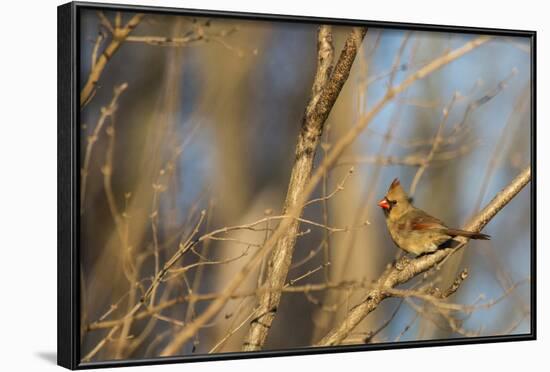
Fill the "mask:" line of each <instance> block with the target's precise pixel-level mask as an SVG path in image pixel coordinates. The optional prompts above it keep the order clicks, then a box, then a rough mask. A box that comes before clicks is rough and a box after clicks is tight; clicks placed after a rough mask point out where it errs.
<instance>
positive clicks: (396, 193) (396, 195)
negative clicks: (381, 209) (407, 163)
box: [387, 178, 408, 200]
mask: <svg viewBox="0 0 550 372" xmlns="http://www.w3.org/2000/svg"><path fill="white" fill-rule="evenodd" d="M387 197H388V198H389V199H391V200H408V197H407V193H405V190H403V187H401V182H399V178H396V179H394V180H393V182H392V183H391V185H390V187H389V189H388V193H387Z"/></svg>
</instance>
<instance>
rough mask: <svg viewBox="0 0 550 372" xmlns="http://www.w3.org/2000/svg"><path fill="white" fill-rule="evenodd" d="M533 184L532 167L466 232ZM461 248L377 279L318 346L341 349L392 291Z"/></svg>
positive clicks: (477, 228) (479, 226)
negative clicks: (341, 344)
mask: <svg viewBox="0 0 550 372" xmlns="http://www.w3.org/2000/svg"><path fill="white" fill-rule="evenodd" d="M529 181H531V167H530V166H529V167H527V168H525V169H524V170H523V171H522V172H521V173H520V174H519V175H518V176H517V177H516V178H515V179H514V180H513V181H512V182H511V183H510V184H509V185H508V186H506V187H505V188H504V189H503V190H501V191H500V192H499V193H498V194H497V195H496V196H495V197H494V198H493V200H491V202H490V203H489V204H487V206H485V208H483V210H482V211H480V212H479V213H478V214H477V215H476V216H475V217H474V218H472V220H471V221H470V222H469V223H468V224H467V225H466V226H465V227H464V230H468V231H475V232H479V231H481V229H482V228H483V227H484V226H485V225H487V223H489V221H490V220H491V219H492V218H493V217H494V216H495V215H496V214H497V213H498V212H499V211H500V210H501V209H502V208H504V207H505V206H506V204H508V203H509V202H510V200H512V199H513V198H514V197H515V196H516V195H517V194H518V193H519V192H520V191H521V190H522V189H523V188H524V187H525V185H527V184H528V183H529ZM457 240H458V242H457V243H458V244H457V245H456V246H455V247H452V248H444V249H439V250H437V251H435V252H434V253H432V254H428V255H425V256H422V257H419V258H416V259H414V260H412V261H410V262H409V263H408V264H407V265H406V266H404V267H403V268H401V269H400V270H398V269H397V268H394V267H392V268H391V269H389V270H386V272H384V274H382V276H381V277H380V278H379V279H378V281H377V285H376V287H375V288H374V289H372V290H370V291H369V293H368V295H367V297H366V298H365V300H364V301H363V302H361V303H360V304H359V305H357V306H356V307H354V308H353V309H352V310H351V311H350V312H349V313H348V314H347V316H346V318H345V319H344V320H343V321H342V322H341V323H340V324H339V325H337V326H336V327H335V328H334V329H332V330H331V331H330V332H329V333H328V334H327V335H326V336H325V337H323V339H322V340H321V341H319V343H317V345H316V346H332V345H338V344H340V343H341V342H342V340H344V339H345V338H346V337H347V336H348V335H349V334H350V332H352V331H353V329H354V328H355V327H356V326H357V325H358V324H359V323H360V322H361V321H362V320H363V319H365V317H366V316H367V315H368V314H369V313H371V312H372V311H374V310H375V309H376V308H377V307H378V305H379V304H380V302H382V300H384V299H385V298H387V297H389V296H391V293H389V292H390V291H389V290H390V289H392V288H394V287H395V286H397V285H399V284H403V283H406V282H408V281H409V280H411V279H412V278H414V277H415V276H417V275H419V274H421V273H423V272H425V271H427V270H429V269H431V268H432V267H435V266H436V265H438V264H439V263H441V262H442V261H443V260H444V259H445V258H447V257H449V256H450V255H451V254H452V253H453V252H454V251H456V250H457V249H460V248H462V247H463V246H464V245H465V244H466V243H467V240H466V239H465V238H460V239H457Z"/></svg>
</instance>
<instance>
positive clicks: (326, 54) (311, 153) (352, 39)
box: [243, 26, 366, 351]
mask: <svg viewBox="0 0 550 372" xmlns="http://www.w3.org/2000/svg"><path fill="white" fill-rule="evenodd" d="M365 34H366V29H365V28H354V29H353V31H352V32H351V34H350V35H349V36H348V39H347V40H346V43H345V45H344V48H343V50H342V52H341V54H340V57H339V59H338V62H337V63H336V66H335V67H334V72H333V73H332V75H331V70H332V61H333V55H334V48H333V46H332V33H331V29H330V27H329V26H321V27H320V28H319V33H318V62H317V72H316V75H315V79H314V82H313V88H312V96H311V99H310V102H309V104H308V106H307V108H306V112H305V115H304V119H303V122H302V128H301V130H300V134H299V136H298V143H297V144H296V159H295V161H294V166H293V168H292V174H291V176H290V182H289V185H288V191H287V195H286V200H285V204H284V208H283V214H285V213H287V211H289V210H290V209H292V208H299V210H298V211H296V214H297V215H298V216H299V215H301V212H302V211H301V208H300V207H299V206H297V204H298V201H299V200H300V197H301V196H302V194H303V192H304V189H305V187H306V185H307V183H308V182H309V179H310V177H311V172H312V169H313V159H314V157H315V151H316V149H317V147H318V145H319V139H320V138H321V134H322V132H323V126H324V123H325V120H326V119H327V117H328V115H329V113H330V111H331V109H332V107H333V105H334V103H335V102H336V99H337V98H338V95H339V93H340V91H341V90H342V87H343V86H344V83H345V82H346V80H347V78H348V76H349V73H350V70H351V66H352V64H353V61H354V60H355V56H356V55H357V50H358V49H359V46H360V45H361V42H362V41H363V38H364V37H365ZM299 226H300V222H299V220H297V219H293V220H292V222H291V223H290V224H289V227H288V229H287V230H286V232H285V233H284V234H283V235H282V236H281V238H280V239H279V240H278V242H277V245H276V247H275V248H274V249H273V252H272V253H271V257H270V259H269V263H268V268H267V275H266V280H265V283H264V285H265V287H266V288H282V287H283V285H284V283H285V280H286V277H287V274H288V270H289V267H290V263H291V261H292V255H293V252H294V247H295V244H296V237H297V233H298V229H299ZM257 300H258V304H259V308H258V311H257V313H258V314H260V315H259V316H258V317H256V318H255V319H253V320H252V322H251V324H250V329H249V332H248V335H247V338H246V341H245V343H244V345H243V350H245V351H253V350H260V349H261V348H262V346H263V344H264V342H265V340H266V337H267V334H268V332H269V328H270V327H271V324H272V322H273V319H274V318H275V313H276V312H277V307H278V306H279V302H280V300H281V291H276V290H273V291H271V290H268V291H265V292H263V293H261V294H259V295H258V298H257Z"/></svg>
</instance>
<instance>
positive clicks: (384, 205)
mask: <svg viewBox="0 0 550 372" xmlns="http://www.w3.org/2000/svg"><path fill="white" fill-rule="evenodd" d="M378 206H379V207H380V208H382V209H390V203H389V202H388V199H386V198H384V199H382V200H380V201H379V202H378Z"/></svg>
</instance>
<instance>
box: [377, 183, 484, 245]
mask: <svg viewBox="0 0 550 372" xmlns="http://www.w3.org/2000/svg"><path fill="white" fill-rule="evenodd" d="M378 206H379V207H380V208H382V209H383V211H384V214H385V216H386V225H387V226H388V230H389V232H390V235H391V238H392V240H393V241H394V243H395V244H396V245H397V246H398V247H399V248H401V249H403V250H404V251H406V252H409V253H413V254H415V255H420V254H423V253H429V252H433V251H435V250H437V249H438V248H439V246H441V244H443V243H445V242H447V241H448V240H450V239H452V238H454V237H455V236H463V237H465V238H468V239H482V240H489V239H490V236H489V235H486V234H482V233H477V232H471V231H465V230H460V229H451V228H449V227H447V226H446V225H445V224H444V223H443V222H442V221H441V220H438V219H437V218H435V217H432V216H430V215H429V214H428V213H426V212H424V211H423V210H421V209H418V208H415V207H414V206H413V205H412V204H411V202H410V199H409V197H408V196H407V194H406V193H405V191H404V190H403V187H401V184H400V183H399V180H398V179H397V178H396V179H394V180H393V182H392V183H391V185H390V187H389V189H388V192H387V193H386V196H385V197H384V198H383V199H382V200H380V201H379V202H378Z"/></svg>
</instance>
